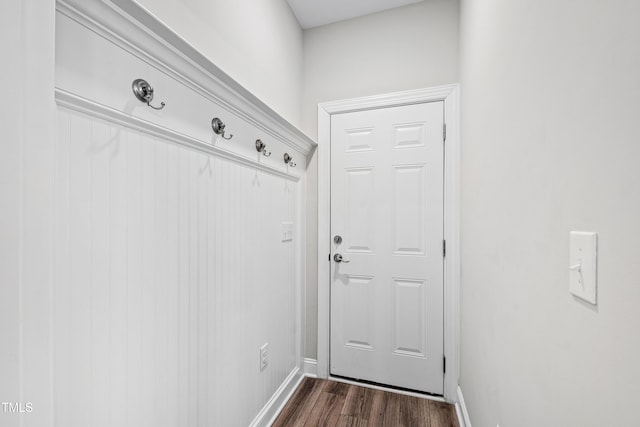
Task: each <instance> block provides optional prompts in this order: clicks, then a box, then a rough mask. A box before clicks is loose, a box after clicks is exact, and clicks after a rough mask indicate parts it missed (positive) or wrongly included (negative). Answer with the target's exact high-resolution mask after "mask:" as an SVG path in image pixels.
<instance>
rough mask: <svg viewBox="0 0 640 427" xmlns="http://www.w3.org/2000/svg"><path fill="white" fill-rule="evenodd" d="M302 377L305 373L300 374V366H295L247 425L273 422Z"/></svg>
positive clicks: (266, 425)
mask: <svg viewBox="0 0 640 427" xmlns="http://www.w3.org/2000/svg"><path fill="white" fill-rule="evenodd" d="M304 377H305V375H303V374H302V372H301V371H300V368H298V367H297V366H296V367H295V368H294V369H293V370H292V371H291V373H290V374H289V376H288V377H287V378H286V379H285V380H284V381H283V383H282V384H281V385H280V387H278V390H276V392H275V393H274V394H273V396H271V399H269V401H268V402H267V404H266V405H264V407H263V408H262V410H261V411H260V413H258V415H256V417H255V418H254V419H253V421H252V422H251V424H249V427H269V426H270V425H271V424H273V422H274V421H275V420H276V418H277V417H278V415H279V414H280V411H282V408H284V405H286V403H287V402H288V401H289V399H290V398H291V396H292V395H293V393H294V392H295V391H296V389H297V388H298V385H299V384H300V382H301V381H302V379H303V378H304Z"/></svg>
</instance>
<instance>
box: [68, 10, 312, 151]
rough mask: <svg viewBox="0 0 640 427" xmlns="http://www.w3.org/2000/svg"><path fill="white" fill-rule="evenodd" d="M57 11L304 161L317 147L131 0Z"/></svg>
mask: <svg viewBox="0 0 640 427" xmlns="http://www.w3.org/2000/svg"><path fill="white" fill-rule="evenodd" d="M56 7H57V10H58V11H59V12H60V13H62V14H64V15H65V16H67V17H69V18H71V19H73V20H74V21H76V22H78V23H79V24H81V25H83V26H85V27H86V28H88V29H89V30H91V31H93V32H94V33H96V34H98V35H100V36H101V37H103V38H105V39H106V40H108V41H110V42H112V43H114V44H115V45H117V46H119V47H120V48H122V49H123V50H125V51H127V52H129V53H131V54H132V55H134V56H136V57H137V58H139V59H140V60H142V61H144V62H146V63H147V64H149V65H151V66H153V67H155V68H156V69H158V70H160V71H162V72H163V73H165V74H167V75H168V76H170V77H172V78H174V79H175V80H177V81H178V82H180V83H182V84H183V85H185V86H187V87H189V88H191V89H192V90H193V91H195V92H196V93H199V94H200V95H202V96H203V97H204V98H206V99H208V100H210V101H212V102H215V103H216V104H218V105H220V106H221V107H223V108H225V109H227V110H228V111H231V112H232V113H233V114H235V115H237V116H238V117H240V118H241V119H243V120H244V121H246V122H247V123H249V124H251V125H253V126H255V127H256V128H258V129H260V130H261V131H263V132H265V134H267V135H270V136H272V137H273V138H275V139H276V140H278V141H280V142H282V143H283V144H285V145H288V146H289V147H291V148H293V149H295V150H297V151H298V152H301V153H303V154H304V155H305V156H309V155H310V154H311V153H312V152H313V150H314V149H315V147H316V145H317V144H316V143H315V142H314V141H313V140H312V139H311V138H309V137H308V136H307V135H306V134H304V133H303V132H302V131H301V130H299V129H298V128H297V127H295V126H294V125H292V124H291V123H289V122H288V121H287V120H286V119H284V118H283V117H282V116H280V115H279V114H278V113H276V112H275V111H274V110H273V109H272V108H270V107H269V106H268V105H267V104H265V103H264V102H263V101H261V100H260V99H258V98H257V97H256V96H255V95H253V94H252V93H251V92H249V91H248V90H247V89H245V88H244V87H243V86H242V85H240V84H239V83H237V82H236V81H235V80H233V78H231V77H230V76H229V75H228V74H226V73H225V72H224V71H222V70H221V69H220V68H218V67H217V66H216V65H215V64H213V63H212V62H211V61H210V60H209V59H207V58H206V57H205V56H204V55H203V54H201V53H200V52H198V51H197V50H196V49H195V48H194V47H193V46H191V45H190V44H189V43H188V42H187V41H186V40H184V39H183V38H181V37H180V36H179V35H178V34H176V33H174V32H173V31H172V30H171V29H170V28H169V27H167V26H166V25H165V24H164V23H162V22H161V21H160V20H158V19H157V18H156V17H155V16H153V15H152V14H151V13H150V12H149V11H147V10H146V9H144V8H143V7H142V6H140V5H139V4H138V3H137V2H136V1H135V0H103V1H85V0H58V1H57V4H56Z"/></svg>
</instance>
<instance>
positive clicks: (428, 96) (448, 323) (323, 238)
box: [317, 84, 460, 402]
mask: <svg viewBox="0 0 640 427" xmlns="http://www.w3.org/2000/svg"><path fill="white" fill-rule="evenodd" d="M434 101H444V108H445V122H446V123H447V141H446V143H445V189H444V194H445V201H444V210H445V228H444V235H445V239H446V240H447V256H446V258H445V266H444V271H445V274H444V282H445V283H444V354H445V355H446V357H447V372H446V374H445V379H444V398H445V400H447V401H448V402H455V401H456V399H457V395H456V389H457V387H458V379H459V373H460V356H459V353H460V351H459V349H460V338H459V337H460V326H459V319H460V313H459V299H460V250H459V247H460V245H459V241H460V237H459V228H460V222H459V212H460V201H459V200H460V180H459V173H460V172H459V169H460V166H459V165H460V131H459V89H458V85H457V84H454V85H447V86H439V87H434V88H429V89H418V90H412V91H406V92H397V93H391V94H384V95H377V96H369V97H364V98H356V99H348V100H343V101H335V102H327V103H322V104H319V105H318V356H317V357H318V376H319V377H320V378H328V377H329V303H330V299H329V283H330V263H329V262H328V261H327V260H328V259H327V255H328V254H329V252H330V250H331V242H330V235H329V234H330V218H331V212H330V206H329V204H330V195H331V193H330V188H329V187H330V185H329V183H330V176H331V169H330V166H331V165H330V158H331V153H330V138H331V115H332V114H339V113H346V112H349V111H356V110H365V109H370V108H382V107H391V106H398V105H408V104H416V103H422V102H434Z"/></svg>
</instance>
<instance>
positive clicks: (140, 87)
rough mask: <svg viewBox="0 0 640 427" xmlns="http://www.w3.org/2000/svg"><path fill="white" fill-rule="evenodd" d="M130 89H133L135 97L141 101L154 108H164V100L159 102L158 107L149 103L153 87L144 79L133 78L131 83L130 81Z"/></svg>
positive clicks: (151, 98)
mask: <svg viewBox="0 0 640 427" xmlns="http://www.w3.org/2000/svg"><path fill="white" fill-rule="evenodd" d="M131 89H132V90H133V94H134V95H135V96H136V98H138V99H139V100H140V101H141V102H144V103H146V104H147V105H148V106H149V107H151V108H153V109H154V110H162V109H163V108H164V105H165V104H164V102H161V103H160V106H159V107H154V106H153V105H151V101H152V100H153V88H152V87H151V85H150V84H149V83H148V82H147V81H146V80H145V79H135V80H134V81H133V83H131Z"/></svg>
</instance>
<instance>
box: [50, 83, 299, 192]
mask: <svg viewBox="0 0 640 427" xmlns="http://www.w3.org/2000/svg"><path fill="white" fill-rule="evenodd" d="M55 99H56V103H57V104H58V106H60V107H64V108H68V109H71V110H75V111H78V112H80V113H84V114H88V115H90V116H92V117H96V118H98V119H102V120H107V121H109V122H112V123H116V124H118V125H121V126H124V127H128V128H130V129H133V130H136V131H140V132H144V133H146V134H149V135H153V136H156V137H158V138H163V139H166V140H169V141H171V142H174V143H176V144H179V145H183V146H186V147H189V148H191V149H194V150H196V151H200V152H203V153H207V154H210V155H214V156H217V157H220V158H223V159H227V160H231V161H234V162H235V163H238V164H241V165H244V166H249V167H251V168H254V169H259V170H261V171H263V172H266V173H270V174H272V175H276V176H279V177H281V178H285V179H288V180H291V181H295V182H297V181H299V180H300V177H298V176H295V175H290V174H288V173H287V172H286V171H284V170H279V169H277V168H275V167H273V166H270V165H268V164H265V163H260V162H258V161H256V160H255V158H254V159H252V158H249V157H245V156H242V155H240V154H236V153H232V152H230V151H227V150H224V149H222V148H219V147H216V146H213V145H211V144H209V143H207V142H205V141H201V140H198V139H196V138H193V137H191V136H189V135H185V134H182V133H180V132H176V131H173V130H171V129H168V128H165V127H163V126H159V125H157V124H155V123H151V122H149V121H146V120H143V119H140V118H138V117H135V116H132V115H130V114H126V113H123V112H121V111H118V110H115V109H113V108H111V107H108V106H106V105H102V104H100V103H97V102H94V101H91V100H90V99H87V98H84V97H82V96H79V95H75V94H73V93H70V92H68V91H66V90H64V89H60V88H56V89H55ZM283 169H284V168H283Z"/></svg>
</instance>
